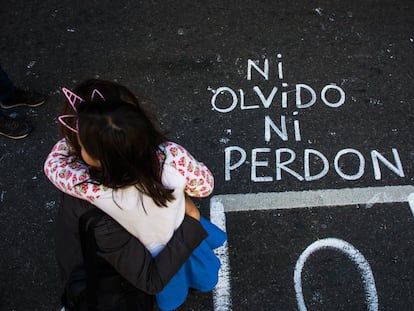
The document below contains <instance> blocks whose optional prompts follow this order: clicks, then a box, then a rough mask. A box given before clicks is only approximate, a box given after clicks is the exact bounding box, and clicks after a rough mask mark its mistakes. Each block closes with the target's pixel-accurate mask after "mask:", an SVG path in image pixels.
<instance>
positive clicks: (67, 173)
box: [66, 171, 72, 180]
mask: <svg viewBox="0 0 414 311" xmlns="http://www.w3.org/2000/svg"><path fill="white" fill-rule="evenodd" d="M71 177H72V172H71V171H67V172H66V179H67V180H69V178H71Z"/></svg>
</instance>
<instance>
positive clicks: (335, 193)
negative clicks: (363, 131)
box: [212, 185, 414, 212]
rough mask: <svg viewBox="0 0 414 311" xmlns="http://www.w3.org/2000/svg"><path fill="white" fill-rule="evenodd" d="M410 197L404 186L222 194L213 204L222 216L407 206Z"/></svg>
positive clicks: (413, 190) (409, 187)
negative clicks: (339, 207)
mask: <svg viewBox="0 0 414 311" xmlns="http://www.w3.org/2000/svg"><path fill="white" fill-rule="evenodd" d="M411 193H414V186H411V185H407V186H386V187H368V188H346V189H326V190H309V191H288V192H267V193H266V192H262V193H247V194H225V195H216V196H214V201H220V202H221V203H222V204H223V209H224V212H237V211H246V210H266V209H290V208H303V207H323V206H335V207H337V206H344V205H355V204H364V205H367V207H371V206H372V205H373V204H375V203H392V202H407V201H408V196H409V195H410V194H411ZM212 200H213V198H212Z"/></svg>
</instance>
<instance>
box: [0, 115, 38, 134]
mask: <svg viewBox="0 0 414 311" xmlns="http://www.w3.org/2000/svg"><path fill="white" fill-rule="evenodd" d="M31 131H32V128H31V126H30V125H29V124H28V123H27V122H25V121H24V120H19V119H18V118H12V117H9V116H0V135H3V136H6V137H8V138H12V139H21V138H25V137H27V136H28V135H29V133H30V132H31Z"/></svg>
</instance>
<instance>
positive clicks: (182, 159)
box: [178, 157, 185, 167]
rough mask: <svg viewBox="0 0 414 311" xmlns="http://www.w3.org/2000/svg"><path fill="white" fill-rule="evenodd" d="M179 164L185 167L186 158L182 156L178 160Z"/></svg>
mask: <svg viewBox="0 0 414 311" xmlns="http://www.w3.org/2000/svg"><path fill="white" fill-rule="evenodd" d="M178 165H179V166H181V167H185V158H184V157H181V158H180V159H179V160H178Z"/></svg>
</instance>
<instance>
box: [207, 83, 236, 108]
mask: <svg viewBox="0 0 414 311" xmlns="http://www.w3.org/2000/svg"><path fill="white" fill-rule="evenodd" d="M224 92H229V93H230V94H231V96H232V98H233V103H232V104H231V105H230V106H229V107H227V108H219V107H217V106H216V97H217V96H218V95H219V94H222V93H224ZM211 105H212V106H213V109H214V110H217V111H218V112H221V113H226V112H230V111H232V110H233V109H234V108H236V106H237V94H236V92H234V91H233V90H232V89H231V88H229V87H227V86H222V87H219V88H218V89H217V90H216V91H215V93H214V95H213V97H212V98H211Z"/></svg>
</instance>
